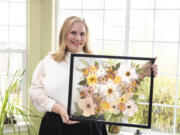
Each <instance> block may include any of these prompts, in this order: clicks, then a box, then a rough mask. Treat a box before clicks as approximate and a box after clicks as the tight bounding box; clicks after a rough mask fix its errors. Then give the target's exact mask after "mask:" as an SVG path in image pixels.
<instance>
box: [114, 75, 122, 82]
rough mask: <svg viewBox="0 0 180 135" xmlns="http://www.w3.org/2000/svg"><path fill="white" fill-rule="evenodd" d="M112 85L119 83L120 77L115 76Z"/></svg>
mask: <svg viewBox="0 0 180 135" xmlns="http://www.w3.org/2000/svg"><path fill="white" fill-rule="evenodd" d="M114 83H115V84H119V83H121V77H120V76H116V77H115V78H114Z"/></svg>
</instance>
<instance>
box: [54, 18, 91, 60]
mask: <svg viewBox="0 0 180 135" xmlns="http://www.w3.org/2000/svg"><path fill="white" fill-rule="evenodd" d="M75 22H82V23H83V24H84V26H85V28H86V42H85V45H84V47H83V52H85V53H89V54H91V53H92V52H91V51H90V49H89V45H90V43H89V28H88V26H87V24H86V22H85V20H84V19H83V18H80V17H77V16H71V17H68V18H67V19H66V20H65V21H64V23H63V25H62V28H61V30H60V34H59V43H58V45H59V46H58V47H59V48H58V50H57V51H56V52H55V53H54V54H52V57H53V59H54V60H55V61H57V62H60V61H62V60H65V57H66V54H67V51H68V50H67V46H66V39H67V34H68V32H69V30H70V28H71V26H72V25H73V24H74V23H75Z"/></svg>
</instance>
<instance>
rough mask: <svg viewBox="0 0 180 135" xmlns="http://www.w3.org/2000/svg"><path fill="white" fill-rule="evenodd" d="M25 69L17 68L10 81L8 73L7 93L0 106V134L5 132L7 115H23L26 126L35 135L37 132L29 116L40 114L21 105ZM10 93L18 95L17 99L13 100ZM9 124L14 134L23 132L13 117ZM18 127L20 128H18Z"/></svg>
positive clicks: (3, 96) (2, 97)
mask: <svg viewBox="0 0 180 135" xmlns="http://www.w3.org/2000/svg"><path fill="white" fill-rule="evenodd" d="M24 73H25V71H21V70H17V71H16V72H15V74H14V75H13V77H12V79H11V80H10V82H9V83H8V81H9V78H8V74H7V83H6V84H8V85H6V89H5V94H4V95H2V96H1V106H0V108H1V109H0V135H3V134H4V128H5V119H6V118H7V116H10V117H11V118H12V116H16V117H18V116H21V117H22V118H23V120H24V122H25V123H26V126H27V128H28V129H30V128H31V129H32V131H33V133H32V134H33V135H34V134H37V132H36V130H35V129H34V127H33V125H32V122H31V121H30V120H29V117H38V118H40V116H38V115H36V114H35V113H33V112H32V111H31V110H29V109H28V108H26V107H22V106H20V105H19V86H20V84H21V82H22V79H23V75H24ZM10 95H17V99H16V100H13V101H11V100H10ZM28 112H31V114H32V115H28ZM10 121H11V122H10V124H9V126H11V127H12V129H13V133H14V134H19V135H20V134H21V132H20V130H19V129H20V128H19V127H18V125H17V124H16V123H13V121H12V119H10ZM16 127H17V128H18V129H17V130H16ZM29 135H31V132H29Z"/></svg>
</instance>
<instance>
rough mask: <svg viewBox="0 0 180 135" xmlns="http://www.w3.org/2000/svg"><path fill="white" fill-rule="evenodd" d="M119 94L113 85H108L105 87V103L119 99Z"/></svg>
mask: <svg viewBox="0 0 180 135" xmlns="http://www.w3.org/2000/svg"><path fill="white" fill-rule="evenodd" d="M119 95H120V94H119V92H118V90H117V85H115V84H114V83H108V85H107V86H106V87H105V92H104V96H105V97H106V101H108V102H112V101H114V99H116V98H118V97H119Z"/></svg>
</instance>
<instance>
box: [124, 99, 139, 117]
mask: <svg viewBox="0 0 180 135" xmlns="http://www.w3.org/2000/svg"><path fill="white" fill-rule="evenodd" d="M125 106H126V108H125V110H124V111H123V114H124V115H126V116H133V115H134V113H136V112H137V111H138V107H137V105H136V104H135V103H134V101H133V100H129V101H128V102H126V103H125Z"/></svg>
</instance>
